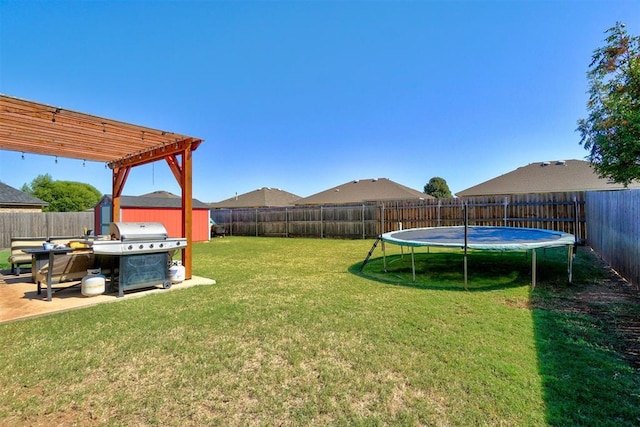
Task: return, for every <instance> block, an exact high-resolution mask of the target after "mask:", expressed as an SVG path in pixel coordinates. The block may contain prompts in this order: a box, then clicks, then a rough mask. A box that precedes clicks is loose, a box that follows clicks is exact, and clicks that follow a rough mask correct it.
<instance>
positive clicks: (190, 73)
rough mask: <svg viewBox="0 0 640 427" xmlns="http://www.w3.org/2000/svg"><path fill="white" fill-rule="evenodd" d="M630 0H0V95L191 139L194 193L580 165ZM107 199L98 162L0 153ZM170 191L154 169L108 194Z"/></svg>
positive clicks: (635, 27)
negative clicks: (592, 74) (608, 36)
mask: <svg viewBox="0 0 640 427" xmlns="http://www.w3.org/2000/svg"><path fill="white" fill-rule="evenodd" d="M639 12H640V3H638V2H637V1H451V2H444V1H295V2H288V1H277V2H273V1H259V2H256V1H24V0H21V1H13V0H0V92H1V93H4V94H6V95H11V96H16V97H19V98H24V99H28V100H33V101H38V102H42V103H45V104H51V105H54V106H58V107H63V108H66V109H71V110H76V111H80V112H84V113H89V114H93V115H97V116H104V117H108V118H112V119H116V120H121V121H125V122H131V123H135V124H139V125H144V126H148V127H152V128H158V129H163V130H168V131H172V132H176V133H182V134H186V135H190V136H195V137H199V138H202V139H204V140H205V142H204V143H203V144H201V145H200V147H199V148H198V149H197V150H196V151H195V153H194V164H193V168H194V169H193V188H194V190H193V191H194V197H195V198H197V199H199V200H201V201H203V202H216V201H220V200H224V199H227V198H229V197H233V196H234V195H235V194H236V193H238V194H242V193H245V192H248V191H252V190H254V189H256V188H260V187H273V188H281V189H283V190H286V191H289V192H291V193H294V194H297V195H299V196H302V197H306V196H310V195H312V194H315V193H317V192H320V191H323V190H325V189H328V188H330V187H332V186H336V185H339V184H342V183H344V182H348V181H350V180H353V179H365V178H375V177H385V178H389V179H391V180H393V181H396V182H399V183H401V184H403V185H406V186H408V187H411V188H414V189H416V190H419V191H422V189H423V187H424V185H425V184H426V183H427V182H428V181H429V179H430V178H432V177H434V176H439V177H442V178H444V179H445V180H446V181H447V183H448V184H449V187H450V189H451V190H452V191H453V192H454V193H455V192H458V191H462V190H464V189H466V188H468V187H471V186H473V185H476V184H478V183H480V182H483V181H486V180H487V179H490V178H493V177H495V176H498V175H501V174H504V173H507V172H509V171H511V170H513V169H515V168H517V167H520V166H524V165H527V164H529V163H532V162H538V161H544V160H550V161H551V160H568V159H584V157H585V156H586V154H587V152H586V151H585V150H584V148H583V147H582V146H580V145H579V139H580V138H579V134H578V133H577V132H575V128H576V122H577V120H578V119H580V118H582V117H585V116H586V109H585V103H586V100H587V95H586V90H587V81H586V71H587V67H588V65H589V62H590V59H591V55H592V53H593V51H594V49H596V48H598V47H600V46H602V45H603V44H604V42H603V40H604V38H605V34H604V31H605V30H606V29H607V28H609V27H611V26H613V25H614V24H615V22H616V21H622V22H625V23H626V24H627V29H628V30H629V32H630V33H631V34H634V35H638V34H640V13H639ZM43 173H48V174H50V175H51V176H52V177H53V179H56V180H71V181H80V182H86V183H89V184H92V185H94V186H95V187H97V188H98V189H99V190H100V191H101V192H103V193H110V192H111V173H110V171H109V170H108V169H105V167H104V164H102V163H93V162H87V163H86V165H85V166H83V164H82V162H81V161H78V160H72V159H58V163H57V164H56V163H55V162H54V158H51V157H46V156H38V155H34V154H25V160H22V159H21V153H16V152H11V151H6V150H0V181H2V182H4V183H6V184H8V185H11V186H13V187H17V188H20V187H21V186H22V185H23V184H24V183H29V182H31V181H32V180H33V179H34V178H35V177H36V176H37V175H39V174H43ZM158 190H167V191H171V192H173V193H176V194H180V189H179V186H178V184H177V183H176V182H175V179H174V177H173V175H172V174H171V172H170V171H169V168H168V167H167V166H166V164H165V163H163V162H158V163H155V164H154V165H148V166H144V167H139V168H134V170H133V171H132V172H131V174H130V175H129V179H128V181H127V184H126V186H125V189H124V194H127V195H139V194H144V193H148V192H151V191H158Z"/></svg>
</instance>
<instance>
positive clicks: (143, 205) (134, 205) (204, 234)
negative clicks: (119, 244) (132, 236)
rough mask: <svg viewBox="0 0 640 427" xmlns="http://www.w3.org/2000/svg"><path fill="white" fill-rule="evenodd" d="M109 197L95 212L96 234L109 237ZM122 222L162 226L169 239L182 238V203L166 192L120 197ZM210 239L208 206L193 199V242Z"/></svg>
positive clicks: (102, 200)
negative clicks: (160, 224)
mask: <svg viewBox="0 0 640 427" xmlns="http://www.w3.org/2000/svg"><path fill="white" fill-rule="evenodd" d="M111 206H112V200H111V195H108V194H107V195H104V196H102V198H101V199H100V201H99V202H98V204H97V205H96V206H95V208H94V213H95V225H94V227H95V229H94V232H95V234H109V223H111V222H112V220H111ZM120 221H121V222H161V223H162V224H163V225H164V226H165V228H166V229H167V233H169V237H184V236H183V234H182V199H181V198H180V196H176V195H175V194H172V193H169V192H167V191H154V192H153V193H149V194H144V195H142V196H122V197H121V199H120ZM209 239H210V236H209V206H208V205H206V204H205V203H202V202H201V201H199V200H197V199H193V241H194V242H205V241H208V240H209Z"/></svg>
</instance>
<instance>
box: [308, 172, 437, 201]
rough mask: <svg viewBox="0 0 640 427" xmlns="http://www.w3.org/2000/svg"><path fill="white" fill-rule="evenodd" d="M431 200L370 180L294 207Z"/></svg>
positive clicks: (394, 184)
mask: <svg viewBox="0 0 640 427" xmlns="http://www.w3.org/2000/svg"><path fill="white" fill-rule="evenodd" d="M432 198H433V196H430V195H428V194H425V193H421V192H420V191H418V190H414V189H413V188H409V187H405V186H404V185H402V184H398V183H397V182H394V181H391V180H389V179H387V178H370V179H356V180H353V181H350V182H347V183H345V184H342V185H338V186H337V187H332V188H330V189H328V190H325V191H322V192H320V193H316V194H314V195H311V196H309V197H305V198H303V199H300V200H298V201H297V202H296V205H334V204H353V203H365V202H381V201H385V200H424V199H432Z"/></svg>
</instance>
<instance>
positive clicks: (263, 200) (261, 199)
mask: <svg viewBox="0 0 640 427" xmlns="http://www.w3.org/2000/svg"><path fill="white" fill-rule="evenodd" d="M298 199H300V196H297V195H295V194H293V193H288V192H286V191H284V190H281V189H279V188H269V187H262V188H258V189H257V190H254V191H249V192H248V193H244V194H240V195H236V196H235V197H231V198H230V199H226V200H223V201H221V202H216V203H210V204H209V206H210V207H211V209H232V208H268V207H279V206H292V205H293V204H294V203H295V201H296V200H298Z"/></svg>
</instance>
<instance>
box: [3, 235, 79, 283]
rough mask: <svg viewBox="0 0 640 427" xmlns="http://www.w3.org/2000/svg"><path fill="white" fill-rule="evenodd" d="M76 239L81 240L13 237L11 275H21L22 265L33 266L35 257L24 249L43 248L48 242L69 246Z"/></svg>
mask: <svg viewBox="0 0 640 427" xmlns="http://www.w3.org/2000/svg"><path fill="white" fill-rule="evenodd" d="M74 239H81V237H66V236H54V237H12V238H11V253H10V255H9V258H8V260H9V263H11V273H13V274H16V275H20V269H21V268H20V266H21V265H25V264H29V265H30V266H31V262H32V259H33V257H32V256H31V255H30V254H28V253H25V252H24V251H23V250H24V249H39V248H42V245H43V244H44V243H45V242H47V241H49V242H50V243H53V244H54V245H69V242H70V241H71V240H74ZM32 267H33V266H32ZM34 279H35V277H34Z"/></svg>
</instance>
